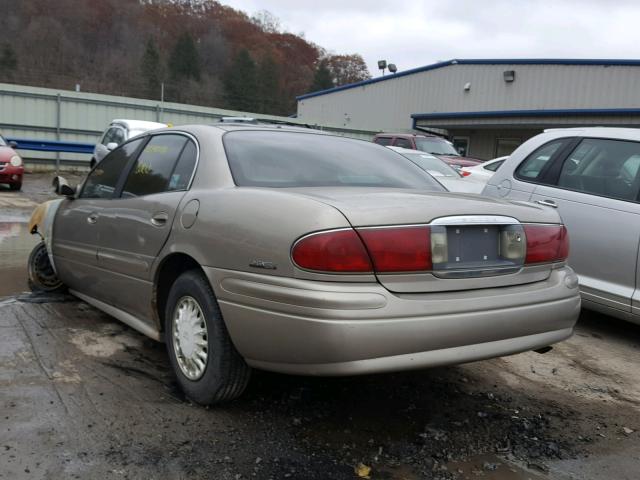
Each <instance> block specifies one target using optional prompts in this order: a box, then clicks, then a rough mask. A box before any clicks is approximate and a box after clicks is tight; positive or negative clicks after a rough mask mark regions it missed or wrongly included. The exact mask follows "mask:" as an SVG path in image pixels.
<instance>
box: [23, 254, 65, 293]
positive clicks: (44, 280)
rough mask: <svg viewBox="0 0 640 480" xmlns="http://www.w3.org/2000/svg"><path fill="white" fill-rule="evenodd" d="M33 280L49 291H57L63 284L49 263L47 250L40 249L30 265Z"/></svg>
mask: <svg viewBox="0 0 640 480" xmlns="http://www.w3.org/2000/svg"><path fill="white" fill-rule="evenodd" d="M29 269H30V273H31V278H33V279H34V280H35V281H36V282H37V283H38V284H39V285H40V287H42V288H44V289H47V290H55V289H56V288H58V287H59V286H60V285H62V282H61V281H60V279H59V278H58V276H57V275H56V272H55V271H54V270H53V267H52V266H51V262H50V261H49V255H48V254H47V249H46V248H44V247H43V248H39V249H38V250H37V251H36V252H35V254H34V255H33V258H32V260H31V263H30V264H29Z"/></svg>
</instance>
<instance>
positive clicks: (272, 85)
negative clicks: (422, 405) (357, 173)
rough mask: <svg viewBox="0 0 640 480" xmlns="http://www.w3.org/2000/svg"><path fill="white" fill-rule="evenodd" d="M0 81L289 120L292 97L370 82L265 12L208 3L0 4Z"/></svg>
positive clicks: (354, 62)
mask: <svg viewBox="0 0 640 480" xmlns="http://www.w3.org/2000/svg"><path fill="white" fill-rule="evenodd" d="M0 7H1V8H2V15H1V16H0V82H9V83H20V84H26V85H34V86H43V87H52V88H61V89H68V90H72V89H74V88H75V86H76V84H78V85H80V89H81V90H82V91H89V92H96V93H106V94H113V95H125V96H132V97H139V98H150V99H160V92H161V85H162V84H164V92H165V100H167V101H177V102H184V103H191V104H196V105H207V106H216V107H221V108H231V109H238V110H247V111H253V112H259V113H272V114H281V115H288V114H291V113H293V112H295V96H296V95H300V94H302V93H306V92H309V91H313V90H319V89H324V88H329V87H331V86H334V85H342V84H345V83H350V82H354V81H358V80H362V79H366V78H369V77H370V75H369V72H368V70H367V67H366V65H365V63H364V61H363V60H362V57H360V55H357V54H353V55H335V54H329V53H327V52H326V51H325V50H324V49H323V48H322V47H321V46H318V45H315V44H313V43H311V42H309V41H308V40H306V39H305V38H304V37H303V36H301V35H296V34H293V33H290V32H286V31H283V30H282V29H281V28H280V24H279V21H278V19H277V17H275V16H274V15H272V14H270V13H269V12H260V13H259V14H257V15H255V16H253V17H249V16H248V15H247V14H245V13H243V12H240V11H237V10H234V9H232V8H230V7H227V6H224V5H221V4H220V3H218V2H216V1H212V0H92V1H89V0H55V1H51V0H20V1H16V0H0Z"/></svg>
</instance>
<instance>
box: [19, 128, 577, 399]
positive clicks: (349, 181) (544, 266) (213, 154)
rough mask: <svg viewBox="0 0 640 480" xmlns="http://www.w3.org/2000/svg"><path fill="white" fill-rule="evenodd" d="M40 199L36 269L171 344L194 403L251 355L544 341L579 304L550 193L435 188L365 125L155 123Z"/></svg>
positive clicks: (507, 347) (344, 368)
mask: <svg viewBox="0 0 640 480" xmlns="http://www.w3.org/2000/svg"><path fill="white" fill-rule="evenodd" d="M57 190H58V192H59V193H61V194H62V195H65V196H66V198H64V199H62V200H57V201H54V203H49V204H45V205H43V206H41V207H40V208H39V209H37V210H36V212H34V216H33V218H32V222H31V223H32V225H31V228H32V231H33V232H38V233H39V234H40V235H41V236H43V238H44V241H43V242H42V243H41V244H40V245H39V246H38V247H36V249H35V250H34V252H33V254H32V256H31V260H30V265H29V270H30V281H31V283H32V285H33V286H34V288H41V289H48V290H54V289H59V288H61V287H63V286H65V287H66V288H68V290H69V291H70V292H71V293H72V294H73V295H76V296H77V297H79V298H81V299H83V300H85V301H86V302H88V303H90V304H91V305H94V306H95V307H97V308H99V309H101V310H103V311H104V312H106V313H108V314H110V315H112V316H114V317H116V318H118V319H120V320H122V321H123V322H125V323H127V324H128V325H130V326H132V327H133V328H135V329H137V330H139V331H140V332H142V333H144V334H146V335H148V336H150V337H152V338H154V339H156V340H164V341H165V342H166V344H167V349H168V352H169V358H170V362H171V365H172V367H173V369H174V370H175V373H176V376H177V378H178V381H179V384H180V385H181V387H182V388H183V389H184V391H185V392H186V394H187V395H188V396H189V397H191V398H192V399H193V400H195V401H196V402H199V403H201V404H211V403H216V402H221V401H224V400H230V399H232V398H234V397H237V396H238V395H240V394H241V393H242V391H243V390H244V388H245V387H246V385H247V382H248V379H249V375H250V371H251V368H259V369H265V370H271V371H275V372H283V373H290V374H303V375H354V374H364V373H371V372H388V371H395V370H405V369H416V368H425V367H433V366H437V365H447V364H457V363H462V362H469V361H474V360H480V359H486V358H490V357H495V356H501V355H508V354H513V353H517V352H522V351H526V350H532V349H539V348H542V347H546V346H548V345H550V344H553V343H555V342H558V341H560V340H563V339H566V338H567V337H569V336H570V335H571V333H572V330H573V326H574V323H575V321H576V318H577V315H578V311H579V308H580V298H579V295H578V288H577V287H578V285H577V284H578V282H577V277H576V275H575V274H574V273H573V271H572V270H571V269H570V268H569V267H568V266H566V264H565V259H566V258H567V255H568V238H567V232H566V230H565V227H564V226H563V225H562V224H561V222H560V219H559V217H558V215H557V213H556V212H555V211H553V210H551V209H548V208H544V207H542V206H538V205H534V204H529V203H517V202H508V201H502V200H497V199H487V198H483V197H480V196H476V195H466V196H459V195H456V194H451V193H447V192H445V191H444V189H443V187H442V186H441V185H440V184H439V183H437V182H436V181H434V179H433V178H432V177H430V176H429V175H428V174H427V173H426V172H424V171H423V170H422V169H420V168H418V167H417V166H416V165H414V164H413V163H412V162H410V161H409V160H406V161H404V160H400V157H399V155H398V154H396V153H395V152H392V151H390V150H389V149H387V148H384V147H382V146H379V145H375V144H373V143H371V142H365V141H359V140H352V139H346V138H342V137H334V136H330V135H325V134H321V133H313V131H311V130H303V129H292V128H281V127H270V126H260V125H255V126H254V125H233V124H228V125H226V124H221V125H219V126H188V127H181V128H174V129H171V130H158V131H153V132H149V133H147V134H146V135H144V136H139V137H137V138H135V139H132V140H130V141H128V142H126V143H124V144H123V145H121V146H120V147H118V148H117V149H115V150H114V151H112V152H111V153H109V154H108V155H107V156H106V157H105V158H104V160H102V162H100V163H99V164H98V165H97V166H96V167H95V168H94V169H93V170H92V171H91V173H90V174H89V175H88V177H87V179H86V180H85V182H84V184H83V185H81V186H80V187H79V188H78V189H73V188H71V187H70V186H69V185H67V184H66V182H65V181H64V180H63V179H60V178H58V180H57Z"/></svg>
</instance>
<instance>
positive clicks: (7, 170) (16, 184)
mask: <svg viewBox="0 0 640 480" xmlns="http://www.w3.org/2000/svg"><path fill="white" fill-rule="evenodd" d="M17 146H18V144H17V143H16V142H7V141H6V140H5V139H4V137H2V136H1V135H0V183H4V184H6V185H9V188H10V189H11V190H20V189H21V188H22V176H23V175H24V164H23V162H22V157H20V155H18V153H17V152H16V151H15V150H14V148H16V147H17Z"/></svg>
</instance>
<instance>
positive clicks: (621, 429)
mask: <svg viewBox="0 0 640 480" xmlns="http://www.w3.org/2000/svg"><path fill="white" fill-rule="evenodd" d="M29 180H32V179H31V178H30V177H27V178H26V181H25V186H26V188H27V190H26V193H23V194H17V196H18V197H20V198H22V199H23V200H24V201H31V200H33V201H36V200H43V199H45V198H46V197H47V195H48V193H47V190H46V188H45V186H46V182H45V180H46V179H39V178H34V179H33V182H32V183H31V184H30V185H29ZM38 181H39V182H41V183H37V182H38ZM29 188H31V189H32V190H31V191H29V190H28V189H29ZM12 195H14V194H12V193H8V192H4V191H0V225H4V227H0V265H2V268H0V275H1V277H0V285H4V286H0V288H4V290H2V291H1V292H2V293H0V419H1V421H0V478H2V479H5V478H6V479H22V478H25V479H27V478H29V479H67V478H82V479H103V478H123V479H134V478H135V479H137V478H140V479H156V478H157V479H184V478H212V479H223V480H224V479H233V480H236V479H252V478H255V479H274V480H280V479H283V478H290V479H309V480H311V479H354V478H359V475H358V474H360V475H365V474H368V476H369V477H370V478H371V479H374V480H375V479H397V480H402V479H404V480H414V479H485V480H524V479H531V480H545V479H560V480H568V479H575V480H578V479H580V480H583V479H584V480H596V479H602V478H606V479H612V480H613V479H615V480H627V479H628V480H631V479H637V478H638V472H639V471H640V416H639V415H638V413H640V368H639V367H640V327H638V326H635V325H631V324H628V323H624V322H620V321H617V320H614V319H611V318H608V317H604V316H601V315H596V314H590V313H586V314H584V315H583V316H582V317H581V320H580V322H579V325H578V328H577V330H576V335H574V337H573V338H571V339H570V340H568V341H566V342H563V343H561V344H559V345H557V346H556V347H555V348H554V349H553V350H552V351H551V352H549V353H547V354H545V355H540V354H537V353H533V352H529V353H524V354H521V355H516V356H512V357H507V358H501V359H494V360H489V361H484V362H477V363H473V364H469V365H463V366H458V367H451V368H441V369H434V370H427V371H418V372H408V373H402V374H393V375H376V376H364V377H353V378H305V377H295V376H285V375H276V374H269V373H263V372H256V373H255V375H254V377H253V379H252V381H251V384H250V386H249V389H248V391H247V392H246V393H245V395H243V397H241V398H240V399H239V400H238V401H235V402H232V403H230V404H228V405H223V406H219V407H216V408H210V409H206V408H202V407H199V406H196V405H193V404H191V403H190V402H189V401H188V400H187V399H186V398H184V396H183V395H182V394H181V392H180V391H179V390H178V389H177V387H176V384H175V381H174V378H173V375H172V373H171V371H170V369H169V363H168V359H167V355H166V352H165V349H164V346H163V345H162V344H158V343H156V342H154V341H152V340H149V339H148V338H146V337H144V336H142V335H141V334H139V333H138V332H136V331H134V330H132V329H130V328H128V327H127V326H126V325H124V324H122V323H120V322H118V321H116V320H115V319H113V318H112V317H109V316H108V315H105V314H103V313H101V312H99V311H98V310H96V309H94V308H92V307H90V306H88V305H87V304H85V303H84V302H81V301H78V300H76V299H74V298H73V297H71V296H65V295H49V296H38V295H31V294H24V293H21V292H23V291H24V289H25V288H26V272H25V267H24V265H25V263H26V256H27V255H28V252H29V250H30V247H29V245H32V244H33V243H31V244H29V245H28V242H37V240H38V239H37V238H35V237H30V236H28V235H26V234H25V229H26V225H25V221H26V217H27V215H28V210H29V208H27V207H15V206H9V205H10V204H11V205H15V202H16V200H15V198H13V196H12ZM21 275H22V277H21ZM2 297H4V298H2ZM369 468H370V470H368V469H369ZM361 478H362V477H361Z"/></svg>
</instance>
